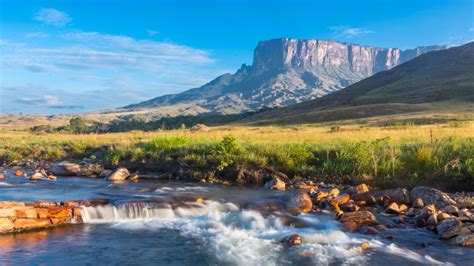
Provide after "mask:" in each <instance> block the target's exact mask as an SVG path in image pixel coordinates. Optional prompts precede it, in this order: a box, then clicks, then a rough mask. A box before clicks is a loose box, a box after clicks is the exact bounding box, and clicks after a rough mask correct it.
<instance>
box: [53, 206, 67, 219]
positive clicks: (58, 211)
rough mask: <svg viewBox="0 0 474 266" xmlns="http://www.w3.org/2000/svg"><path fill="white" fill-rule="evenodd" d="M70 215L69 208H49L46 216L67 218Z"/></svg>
mask: <svg viewBox="0 0 474 266" xmlns="http://www.w3.org/2000/svg"><path fill="white" fill-rule="evenodd" d="M70 215H71V210H70V209H65V208H50V209H48V218H67V217H69V216H70Z"/></svg>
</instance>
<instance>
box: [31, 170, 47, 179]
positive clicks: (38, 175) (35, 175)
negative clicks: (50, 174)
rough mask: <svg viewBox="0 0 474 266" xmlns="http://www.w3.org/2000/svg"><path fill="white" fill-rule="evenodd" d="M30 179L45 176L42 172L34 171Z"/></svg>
mask: <svg viewBox="0 0 474 266" xmlns="http://www.w3.org/2000/svg"><path fill="white" fill-rule="evenodd" d="M30 179H31V180H40V179H45V176H43V174H42V173H39V172H36V173H34V174H33V175H32V176H31V177H30Z"/></svg>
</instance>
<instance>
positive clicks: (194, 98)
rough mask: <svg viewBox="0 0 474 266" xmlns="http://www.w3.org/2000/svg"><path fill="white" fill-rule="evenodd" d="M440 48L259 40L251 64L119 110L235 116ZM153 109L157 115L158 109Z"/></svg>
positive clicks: (324, 90)
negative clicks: (196, 86) (191, 86)
mask: <svg viewBox="0 0 474 266" xmlns="http://www.w3.org/2000/svg"><path fill="white" fill-rule="evenodd" d="M445 48H446V47H444V46H427V47H418V48H415V49H409V50H400V49H397V48H375V47H370V46H361V45H355V44H348V43H340V42H336V41H325V40H302V39H290V38H281V39H274V40H268V41H262V42H260V43H259V44H258V46H257V48H256V49H255V53H254V60H253V64H252V65H251V66H247V65H242V67H241V68H240V69H239V70H238V71H237V72H236V73H235V74H225V75H222V76H220V77H218V78H216V79H214V80H213V81H211V82H209V83H207V84H205V85H203V86H202V87H199V88H194V89H191V90H188V91H185V92H183V93H179V94H172V95H165V96H160V97H157V98H153V99H151V100H148V101H145V102H141V103H137V104H132V105H129V106H125V107H123V108H120V109H119V111H122V112H130V111H133V112H136V111H139V110H145V111H146V112H153V110H154V111H155V113H161V114H162V115H171V116H173V115H176V113H179V114H180V115H187V114H190V115H196V114H204V113H219V114H235V113H241V112H246V111H252V110H259V109H261V108H264V107H276V106H279V107H282V106H289V105H292V104H296V103H301V102H304V101H308V100H312V99H316V98H318V97H321V96H324V95H327V94H330V93H332V92H334V91H338V90H340V89H342V88H345V87H347V86H349V85H351V84H353V83H355V82H357V81H359V80H361V79H364V78H366V77H369V76H371V75H373V74H375V73H377V72H380V71H384V70H387V69H390V68H392V67H394V66H397V65H399V64H401V63H403V62H406V61H408V60H411V59H413V58H415V57H417V56H419V55H421V54H424V53H426V52H429V51H434V50H441V49H445ZM158 110H159V111H158Z"/></svg>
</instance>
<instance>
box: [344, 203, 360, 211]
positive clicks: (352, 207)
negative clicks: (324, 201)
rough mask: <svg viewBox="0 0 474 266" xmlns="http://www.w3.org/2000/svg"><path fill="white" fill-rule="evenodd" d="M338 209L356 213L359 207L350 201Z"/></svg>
mask: <svg viewBox="0 0 474 266" xmlns="http://www.w3.org/2000/svg"><path fill="white" fill-rule="evenodd" d="M339 207H340V208H341V209H342V210H343V211H345V212H356V211H358V210H359V209H360V207H359V206H358V205H357V204H355V203H354V202H351V201H348V202H346V203H343V204H341V205H339Z"/></svg>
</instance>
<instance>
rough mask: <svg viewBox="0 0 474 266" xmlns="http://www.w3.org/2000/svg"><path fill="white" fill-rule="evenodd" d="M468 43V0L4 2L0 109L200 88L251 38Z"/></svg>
mask: <svg viewBox="0 0 474 266" xmlns="http://www.w3.org/2000/svg"><path fill="white" fill-rule="evenodd" d="M281 37H291V38H303V39H323V40H329V39H330V40H337V41H342V42H350V43H356V44H363V45H370V46H376V47H394V48H395V47H396V48H402V49H407V48H413V47H416V46H422V45H432V44H447V45H449V46H455V45H460V44H463V43H466V42H468V41H471V40H474V0H444V1H438V0H429V1H428V0H417V1H413V0H398V1H390V0H385V1H381V0H378V1H376V0H372V1H368V0H358V1H342V0H341V1H337V0H333V1H323V0H322V1H316V0H313V1H303V0H288V1H281V0H272V1H263V0H262V1H258V0H253V1H251V0H240V1H237V0H220V1H217V0H215V1H210V0H203V1H199V0H194V1H191V0H188V1H182V0H167V1H160V0H156V1H151V0H122V1H112V0H94V1H92V0H74V1H73V0H62V1H46V0H30V1H26V0H0V113H9V114H13V113H25V114H30V113H42V114H59V113H83V112H91V111H98V110H104V109H109V108H115V107H121V106H125V105H128V104H132V103H137V102H140V101H143V100H148V99H150V98H153V97H157V96H161V95H165V94H171V93H179V92H182V91H185V90H187V89H190V88H194V87H198V86H201V85H203V84H205V83H207V82H209V81H210V80H212V79H214V78H215V77H217V76H218V75H221V74H224V73H234V72H235V71H236V70H237V69H238V68H239V67H240V66H241V65H242V64H243V63H246V64H251V63H252V56H253V49H254V48H255V47H256V45H257V44H258V42H259V41H262V40H267V39H273V38H281Z"/></svg>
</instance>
